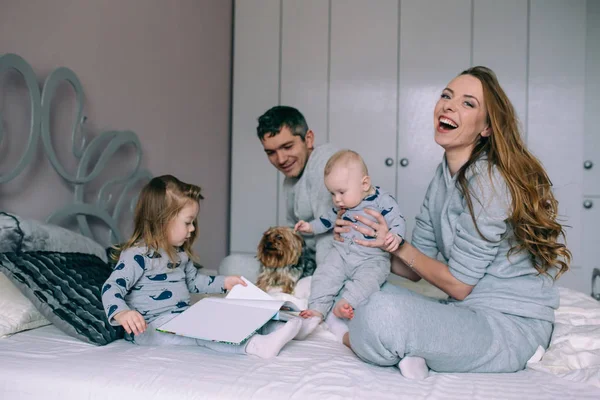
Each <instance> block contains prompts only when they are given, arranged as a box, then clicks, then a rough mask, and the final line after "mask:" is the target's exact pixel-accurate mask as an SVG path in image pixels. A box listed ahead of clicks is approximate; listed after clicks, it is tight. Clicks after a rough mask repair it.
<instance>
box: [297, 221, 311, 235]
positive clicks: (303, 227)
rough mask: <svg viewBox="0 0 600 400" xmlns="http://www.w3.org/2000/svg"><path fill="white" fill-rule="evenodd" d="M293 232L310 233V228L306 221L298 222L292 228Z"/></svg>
mask: <svg viewBox="0 0 600 400" xmlns="http://www.w3.org/2000/svg"><path fill="white" fill-rule="evenodd" d="M294 232H302V233H312V232H313V229H312V226H310V224H309V223H308V222H306V221H298V222H297V223H296V225H295V226H294Z"/></svg>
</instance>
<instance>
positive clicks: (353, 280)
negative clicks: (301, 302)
mask: <svg viewBox="0 0 600 400" xmlns="http://www.w3.org/2000/svg"><path fill="white" fill-rule="evenodd" d="M357 246H358V245H357V244H354V243H352V242H343V243H340V242H335V243H334V246H333V248H332V249H331V250H330V251H329V253H328V254H327V257H326V258H325V261H324V262H323V263H322V264H320V265H318V266H317V269H316V271H315V274H314V276H313V279H312V282H311V287H310V297H309V299H308V308H310V309H313V310H316V311H318V312H320V313H321V314H323V316H324V317H327V314H328V313H329V312H330V311H331V309H332V307H333V303H334V301H335V299H336V297H337V296H338V294H339V293H341V298H343V299H345V300H347V301H348V303H350V305H351V306H352V307H354V308H356V307H360V306H361V305H362V304H363V303H364V302H365V300H366V299H367V298H368V297H369V296H371V295H372V294H373V293H375V292H378V291H379V289H380V287H381V285H383V283H384V282H385V280H386V279H387V277H388V275H389V274H390V255H389V253H385V252H383V251H379V250H376V251H370V252H368V251H367V252H363V251H358V248H357Z"/></svg>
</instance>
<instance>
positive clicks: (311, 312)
mask: <svg viewBox="0 0 600 400" xmlns="http://www.w3.org/2000/svg"><path fill="white" fill-rule="evenodd" d="M300 316H301V317H302V318H311V317H319V318H321V319H323V314H321V313H320V312H318V311H315V310H302V311H300Z"/></svg>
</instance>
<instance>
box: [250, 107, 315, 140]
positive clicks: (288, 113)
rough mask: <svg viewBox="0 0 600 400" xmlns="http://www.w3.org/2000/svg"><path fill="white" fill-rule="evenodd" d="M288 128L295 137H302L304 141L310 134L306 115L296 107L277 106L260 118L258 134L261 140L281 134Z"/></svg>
mask: <svg viewBox="0 0 600 400" xmlns="http://www.w3.org/2000/svg"><path fill="white" fill-rule="evenodd" d="M284 126H285V127H287V128H288V129H289V130H290V131H291V132H292V134H293V135H294V136H300V138H301V139H302V141H304V138H305V137H306V132H308V124H307V123H306V120H305V119H304V115H302V113H301V112H300V111H298V110H297V109H295V108H294V107H289V106H275V107H273V108H271V109H269V110H267V112H265V113H264V114H263V115H261V116H260V117H258V127H257V128H256V134H257V135H258V138H259V139H260V140H263V139H264V138H265V135H268V136H269V137H271V136H275V135H277V134H279V132H280V131H281V128H283V127H284Z"/></svg>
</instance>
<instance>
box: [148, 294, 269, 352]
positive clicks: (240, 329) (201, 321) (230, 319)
mask: <svg viewBox="0 0 600 400" xmlns="http://www.w3.org/2000/svg"><path fill="white" fill-rule="evenodd" d="M236 303H237V302H236ZM278 309H279V306H276V307H275V309H273V308H264V307H240V305H239V304H231V302H229V301H224V299H219V298H211V297H208V298H204V299H202V300H200V301H199V302H197V303H196V304H194V305H193V306H192V307H190V308H188V309H187V310H185V312H183V313H181V314H180V315H178V316H177V317H175V318H173V319H172V320H171V321H169V322H167V323H166V324H164V325H162V326H161V327H159V328H158V330H160V331H162V332H168V333H173V334H176V335H181V336H188V337H192V338H195V339H202V340H211V341H216V342H226V343H233V344H239V343H241V342H243V341H244V340H245V339H247V338H248V337H249V336H251V335H252V334H253V333H254V332H255V331H256V330H257V329H259V328H260V327H262V326H263V325H264V324H265V323H267V321H269V320H270V319H271V318H273V316H274V315H275V314H276V313H277V310H278Z"/></svg>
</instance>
